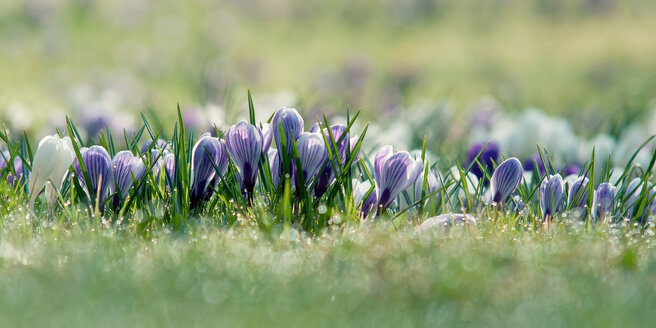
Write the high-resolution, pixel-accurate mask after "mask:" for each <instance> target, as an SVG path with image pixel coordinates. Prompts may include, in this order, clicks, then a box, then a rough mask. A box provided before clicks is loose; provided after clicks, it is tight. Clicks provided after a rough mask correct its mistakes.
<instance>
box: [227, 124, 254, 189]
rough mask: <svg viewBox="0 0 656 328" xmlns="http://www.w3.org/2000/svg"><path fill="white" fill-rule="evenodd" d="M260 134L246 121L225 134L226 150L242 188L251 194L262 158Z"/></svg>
mask: <svg viewBox="0 0 656 328" xmlns="http://www.w3.org/2000/svg"><path fill="white" fill-rule="evenodd" d="M262 141H263V137H262V133H261V132H260V130H259V129H258V128H257V127H255V126H254V125H251V124H250V123H248V122H246V121H241V122H239V123H237V124H236V125H234V126H233V127H231V128H230V129H229V130H228V132H227V133H226V148H227V150H228V154H229V155H230V158H231V159H232V162H233V163H235V166H236V167H237V171H238V172H239V175H240V176H241V179H242V182H243V185H244V187H245V188H246V189H247V191H248V192H252V190H253V188H254V187H255V182H256V180H257V172H258V169H259V168H258V165H257V164H258V162H259V160H260V157H261V156H262Z"/></svg>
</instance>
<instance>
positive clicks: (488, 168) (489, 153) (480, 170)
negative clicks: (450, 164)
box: [467, 141, 499, 185]
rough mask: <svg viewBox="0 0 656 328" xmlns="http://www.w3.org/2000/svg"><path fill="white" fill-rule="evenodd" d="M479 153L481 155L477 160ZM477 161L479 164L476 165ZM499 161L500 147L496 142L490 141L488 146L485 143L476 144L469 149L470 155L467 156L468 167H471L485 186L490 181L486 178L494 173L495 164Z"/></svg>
mask: <svg viewBox="0 0 656 328" xmlns="http://www.w3.org/2000/svg"><path fill="white" fill-rule="evenodd" d="M483 147H485V149H483ZM481 151H482V152H481ZM479 153H480V154H481V155H480V156H478V158H477V157H476V156H477V155H478V154H479ZM475 160H476V161H478V163H476V162H475ZM498 160H499V145H498V144H497V143H496V142H493V141H490V142H488V143H487V146H486V144H485V143H475V144H473V145H472V146H471V147H470V148H469V153H468V154H467V167H471V170H470V171H471V172H472V173H474V174H475V175H476V177H477V178H478V179H479V180H481V182H483V184H484V185H487V183H488V182H489V181H487V178H485V176H486V175H489V174H491V173H492V170H493V169H494V163H496V162H497V161H498ZM479 164H480V165H479ZM481 166H482V167H481Z"/></svg>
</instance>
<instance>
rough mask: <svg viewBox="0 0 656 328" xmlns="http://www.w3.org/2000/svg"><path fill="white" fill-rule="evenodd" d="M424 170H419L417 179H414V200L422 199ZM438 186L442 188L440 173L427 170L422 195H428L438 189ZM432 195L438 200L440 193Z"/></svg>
mask: <svg viewBox="0 0 656 328" xmlns="http://www.w3.org/2000/svg"><path fill="white" fill-rule="evenodd" d="M424 167H425V166H424ZM424 172H425V171H424V170H422V171H421V173H420V174H419V175H418V176H417V180H415V189H414V196H415V201H419V200H421V199H422V191H423V188H424V177H425V174H424ZM440 188H442V177H440V174H439V173H438V172H437V171H433V170H430V169H429V170H428V176H427V177H426V191H425V193H424V194H423V197H426V196H429V195H431V194H433V193H435V192H436V191H438V190H439V189H440ZM433 197H437V202H438V203H439V202H440V198H441V194H440V193H436V194H435V195H434V196H433Z"/></svg>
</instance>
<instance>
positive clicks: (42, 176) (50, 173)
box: [29, 134, 75, 207]
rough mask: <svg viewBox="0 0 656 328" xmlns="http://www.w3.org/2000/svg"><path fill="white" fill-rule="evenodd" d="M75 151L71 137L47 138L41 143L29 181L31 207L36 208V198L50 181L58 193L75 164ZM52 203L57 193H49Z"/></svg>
mask: <svg viewBox="0 0 656 328" xmlns="http://www.w3.org/2000/svg"><path fill="white" fill-rule="evenodd" d="M74 158H75V151H74V150H73V144H72V143H71V139H70V138H69V137H64V138H60V137H59V136H58V135H56V134H55V135H52V136H46V137H44V138H43V139H41V141H40V142H39V147H38V148H37V150H36V153H35V154H34V160H33V161H32V173H31V175H30V181H29V191H30V199H29V201H30V206H32V207H33V206H34V202H35V201H36V197H37V196H38V195H39V193H41V191H42V190H43V188H44V187H45V186H46V183H47V182H48V181H49V182H51V183H52V185H53V187H55V189H56V190H57V191H58V190H59V189H61V185H62V182H63V180H64V178H65V176H66V171H68V168H69V167H70V166H71V164H73V159H74ZM48 196H49V197H48V201H49V203H51V201H52V200H54V199H52V198H53V197H54V196H56V193H52V192H49V193H48Z"/></svg>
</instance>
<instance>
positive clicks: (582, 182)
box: [567, 177, 589, 208]
mask: <svg viewBox="0 0 656 328" xmlns="http://www.w3.org/2000/svg"><path fill="white" fill-rule="evenodd" d="M588 181H589V180H588V178H586V177H579V178H577V179H576V181H574V183H572V186H571V187H570V188H569V194H568V195H567V204H568V206H569V207H570V208H582V207H584V206H585V204H587V203H588Z"/></svg>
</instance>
